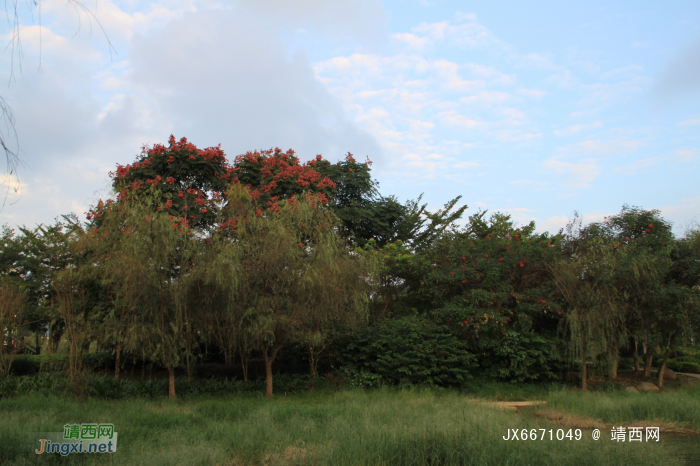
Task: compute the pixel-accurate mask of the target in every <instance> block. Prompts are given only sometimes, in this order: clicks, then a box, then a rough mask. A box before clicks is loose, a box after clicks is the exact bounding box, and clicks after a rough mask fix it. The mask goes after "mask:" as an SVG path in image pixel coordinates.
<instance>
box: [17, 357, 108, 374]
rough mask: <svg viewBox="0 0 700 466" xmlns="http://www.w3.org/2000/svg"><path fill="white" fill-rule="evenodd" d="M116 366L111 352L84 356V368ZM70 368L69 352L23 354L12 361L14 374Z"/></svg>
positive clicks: (56, 371)
mask: <svg viewBox="0 0 700 466" xmlns="http://www.w3.org/2000/svg"><path fill="white" fill-rule="evenodd" d="M113 367H114V356H113V355H112V354H111V353H88V354H86V355H84V356H83V368H84V369H85V370H88V371H93V372H94V371H100V370H104V369H110V368H113ZM69 368H70V361H69V356H68V355H67V354H41V355H32V354H21V355H18V356H17V357H15V359H14V361H12V366H11V372H12V374H14V375H31V374H36V373H37V372H45V373H60V372H66V371H68V370H69Z"/></svg>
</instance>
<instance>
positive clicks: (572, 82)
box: [545, 70, 579, 89]
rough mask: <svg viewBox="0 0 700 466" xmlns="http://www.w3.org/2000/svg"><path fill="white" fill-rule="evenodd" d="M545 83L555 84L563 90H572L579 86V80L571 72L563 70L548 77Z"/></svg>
mask: <svg viewBox="0 0 700 466" xmlns="http://www.w3.org/2000/svg"><path fill="white" fill-rule="evenodd" d="M545 82H547V83H550V84H554V85H556V86H559V87H561V88H565V89H571V88H573V87H574V86H576V85H577V84H578V82H579V80H578V78H577V77H575V76H574V75H573V74H572V73H571V71H569V70H562V71H560V72H558V73H555V74H553V75H551V76H550V77H548V78H547V79H546V80H545Z"/></svg>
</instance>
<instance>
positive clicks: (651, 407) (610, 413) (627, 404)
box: [541, 384, 700, 442]
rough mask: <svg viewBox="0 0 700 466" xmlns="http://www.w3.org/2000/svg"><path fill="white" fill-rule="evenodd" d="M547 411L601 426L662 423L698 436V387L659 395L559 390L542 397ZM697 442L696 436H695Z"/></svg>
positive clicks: (699, 415)
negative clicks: (597, 422)
mask: <svg viewBox="0 0 700 466" xmlns="http://www.w3.org/2000/svg"><path fill="white" fill-rule="evenodd" d="M541 399H542V400H544V401H546V402H547V408H548V409H551V410H556V411H560V412H563V413H567V414H573V415H576V416H580V417H584V418H589V419H596V420H600V421H601V422H603V423H605V424H613V425H632V423H634V422H635V421H646V423H647V424H649V423H653V422H656V423H657V424H660V423H664V424H666V425H667V426H668V428H672V426H673V425H675V426H676V427H677V428H678V430H691V431H695V432H698V433H700V384H695V385H694V386H692V387H689V388H684V389H682V390H673V391H671V390H665V391H663V392H662V393H659V394H656V393H633V394H632V393H627V392H625V391H623V390H615V391H610V392H581V391H578V390H577V391H571V390H568V389H560V390H553V391H549V392H548V393H546V394H543V397H542V398H541ZM698 441H699V442H700V437H698Z"/></svg>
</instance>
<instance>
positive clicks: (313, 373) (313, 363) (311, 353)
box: [309, 346, 318, 377]
mask: <svg viewBox="0 0 700 466" xmlns="http://www.w3.org/2000/svg"><path fill="white" fill-rule="evenodd" d="M309 359H310V361H311V377H316V365H317V364H318V360H317V359H316V358H315V357H314V347H313V346H309Z"/></svg>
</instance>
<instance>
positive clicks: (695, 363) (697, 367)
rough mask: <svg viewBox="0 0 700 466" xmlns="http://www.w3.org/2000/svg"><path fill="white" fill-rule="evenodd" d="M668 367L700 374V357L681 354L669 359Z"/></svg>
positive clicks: (673, 369)
mask: <svg viewBox="0 0 700 466" xmlns="http://www.w3.org/2000/svg"><path fill="white" fill-rule="evenodd" d="M666 367H668V368H669V369H671V370H672V371H676V372H690V373H694V374H700V359H698V358H693V357H690V356H679V357H677V358H672V359H669V360H668V363H667V364H666Z"/></svg>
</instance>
